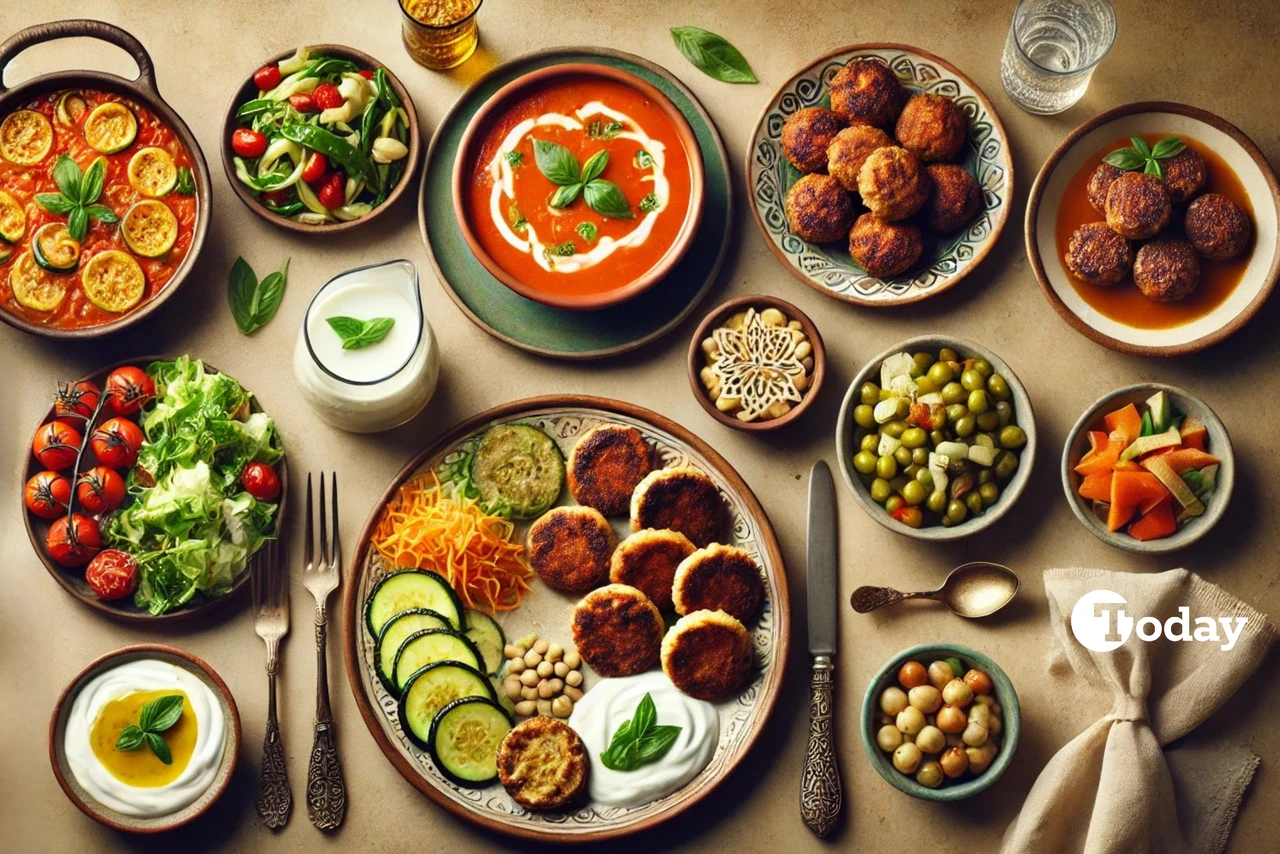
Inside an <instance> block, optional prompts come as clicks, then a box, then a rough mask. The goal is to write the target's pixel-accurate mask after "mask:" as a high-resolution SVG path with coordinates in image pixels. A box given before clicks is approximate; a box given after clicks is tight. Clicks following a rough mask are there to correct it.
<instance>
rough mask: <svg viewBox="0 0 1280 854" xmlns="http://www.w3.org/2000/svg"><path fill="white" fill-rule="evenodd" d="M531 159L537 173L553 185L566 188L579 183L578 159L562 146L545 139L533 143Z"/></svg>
mask: <svg viewBox="0 0 1280 854" xmlns="http://www.w3.org/2000/svg"><path fill="white" fill-rule="evenodd" d="M533 159H534V160H535V161H536V162H537V164H538V171H539V172H541V173H542V174H543V175H545V176H546V178H547V180H549V181H550V182H551V183H553V184H559V185H560V186H562V187H563V186H567V185H569V184H577V183H579V176H580V175H581V174H582V173H581V170H580V169H579V168H578V158H576V157H574V156H573V152H572V151H570V150H569V149H567V148H565V147H564V146H563V145H557V144H556V143H554V142H551V141H549V140H545V139H535V140H534V141H533Z"/></svg>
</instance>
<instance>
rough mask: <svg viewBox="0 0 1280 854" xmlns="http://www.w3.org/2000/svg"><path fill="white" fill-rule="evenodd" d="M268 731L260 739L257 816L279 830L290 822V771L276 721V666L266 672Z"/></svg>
mask: <svg viewBox="0 0 1280 854" xmlns="http://www.w3.org/2000/svg"><path fill="white" fill-rule="evenodd" d="M267 680H268V687H267V734H266V737H265V738H264V739H263V741H262V777H261V779H260V780H259V782H258V799H257V802H256V805H257V808H258V815H260V816H262V823H263V824H265V825H266V826H267V827H269V828H271V829H272V830H279V829H280V828H282V827H284V826H285V824H287V823H288V821H289V811H290V810H291V809H293V795H292V794H291V793H290V791H289V773H288V769H287V768H286V767H285V763H284V743H283V742H282V741H281V740H280V723H279V722H278V721H277V720H276V674H275V668H274V667H270V668H268V671H267Z"/></svg>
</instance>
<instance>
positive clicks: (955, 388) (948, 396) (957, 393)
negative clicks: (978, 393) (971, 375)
mask: <svg viewBox="0 0 1280 854" xmlns="http://www.w3.org/2000/svg"><path fill="white" fill-rule="evenodd" d="M941 394H942V402H943V403H945V404H947V405H948V406H950V405H951V404H953V403H964V400H965V398H966V397H968V395H967V394H965V391H964V386H962V385H960V383H958V382H955V381H954V380H952V381H951V382H949V383H947V384H946V385H944V386H943V387H942V392H941Z"/></svg>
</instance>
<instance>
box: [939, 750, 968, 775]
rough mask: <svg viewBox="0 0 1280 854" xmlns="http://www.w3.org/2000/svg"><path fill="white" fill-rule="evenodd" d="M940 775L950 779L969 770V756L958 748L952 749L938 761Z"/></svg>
mask: <svg viewBox="0 0 1280 854" xmlns="http://www.w3.org/2000/svg"><path fill="white" fill-rule="evenodd" d="M938 763H939V764H940V765H941V766H942V773H944V774H946V775H947V776H948V777H951V778H952V779H954V778H956V777H959V776H960V775H961V774H963V773H964V772H965V771H968V770H969V755H968V754H967V753H965V752H964V750H962V749H960V748H959V747H953V748H951V749H950V750H948V751H947V752H946V753H944V754H942V756H941V757H940V758H939V759H938Z"/></svg>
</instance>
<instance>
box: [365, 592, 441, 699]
mask: <svg viewBox="0 0 1280 854" xmlns="http://www.w3.org/2000/svg"><path fill="white" fill-rule="evenodd" d="M451 628H452V626H451V625H450V623H449V621H448V620H447V619H446V618H444V617H442V616H440V615H439V614H437V613H436V612H435V611H432V610H431V609H430V608H410V609H409V610H408V611H401V612H400V613H399V614H396V615H395V616H394V617H392V618H391V619H389V620H387V623H386V625H384V626H383V627H382V631H381V632H379V633H378V641H377V643H375V644H374V647H373V658H374V661H376V662H378V678H379V679H380V680H382V684H383V686H384V687H385V688H386V689H387V690H388V691H390V692H391V693H392V694H393V695H394V694H398V693H399V691H400V689H399V688H397V687H396V683H395V679H394V678H393V677H394V676H395V672H396V653H397V652H399V651H400V644H402V643H404V642H405V641H406V640H408V638H409V635H412V634H414V633H415V632H421V631H425V630H426V629H451Z"/></svg>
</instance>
